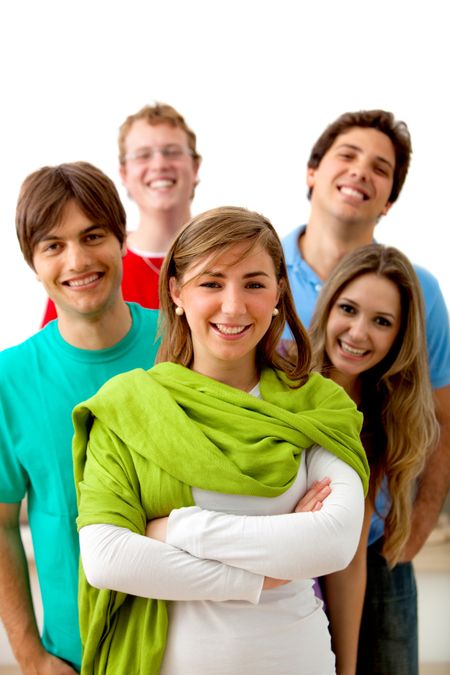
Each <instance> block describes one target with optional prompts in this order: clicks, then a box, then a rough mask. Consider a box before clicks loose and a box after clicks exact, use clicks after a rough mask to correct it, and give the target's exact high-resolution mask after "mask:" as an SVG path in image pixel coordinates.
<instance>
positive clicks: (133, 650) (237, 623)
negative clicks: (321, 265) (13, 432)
mask: <svg viewBox="0 0 450 675" xmlns="http://www.w3.org/2000/svg"><path fill="white" fill-rule="evenodd" d="M160 302H161V318H162V323H161V334H162V341H161V345H160V349H159V353H158V359H157V360H158V365H156V366H155V367H154V368H152V369H151V370H150V371H143V370H134V371H131V372H129V373H125V374H123V375H120V376H118V377H116V378H113V379H112V380H110V381H109V382H108V383H107V384H106V385H104V387H102V389H101V390H100V391H99V392H98V394H96V395H95V396H94V397H93V398H91V399H89V400H88V401H86V402H85V403H83V404H81V405H79V406H78V407H77V408H76V409H75V411H74V426H75V438H74V460H75V479H76V484H77V491H78V503H79V518H78V526H79V529H80V544H81V556H82V570H81V581H80V623H81V632H82V641H83V663H82V673H83V674H88V673H89V674H94V673H95V674H102V675H103V674H104V673H108V674H111V675H122V674H123V675H157V674H158V673H161V674H162V675H219V674H220V675H232V674H233V675H234V674H236V673H245V675H252V674H255V675H256V674H258V675H274V674H275V673H276V674H277V675H278V674H279V673H283V675H294V674H295V675H312V674H317V675H331V674H332V673H334V672H335V666H334V662H335V659H334V655H333V653H332V650H331V645H330V636H329V632H328V627H327V620H326V616H325V613H324V611H323V609H322V604H321V602H320V601H319V600H317V599H316V598H315V595H314V592H313V590H312V581H311V578H312V577H313V576H318V575H323V574H327V573H330V572H333V571H336V570H338V569H342V568H343V567H345V566H346V565H347V564H348V563H349V562H350V560H351V559H352V557H353V555H354V552H355V550H356V547H357V544H358V540H359V535H360V531H361V525H362V517H363V511H364V495H365V493H366V491H367V482H368V465H367V459H366V456H365V453H364V451H363V449H362V446H361V443H360V439H359V432H360V428H361V422H362V418H361V414H360V413H359V412H358V411H357V410H356V407H355V404H354V403H353V402H352V401H351V399H350V398H349V397H348V396H347V395H346V394H345V393H344V391H343V390H342V389H341V388H340V387H339V386H338V385H336V384H335V383H333V382H332V381H330V380H327V379H325V378H323V377H322V376H321V375H320V374H318V373H311V364H310V361H311V350H310V344H309V341H308V337H307V334H306V332H305V330H304V329H303V327H302V325H301V324H300V322H299V320H298V318H297V316H296V313H295V309H294V304H293V301H292V296H291V292H290V289H289V284H288V280H287V273H286V266H285V262H284V257H283V253H282V248H281V244H280V240H279V238H278V236H277V234H276V232H275V230H274V228H273V226H272V225H271V224H270V222H269V221H268V220H267V219H265V218H264V217H263V216H261V215H259V214H257V213H253V212H249V211H247V210H245V209H240V208H235V207H224V208H219V209H214V210H211V211H208V212H206V213H204V214H201V215H200V216H197V217H196V218H194V219H193V220H191V221H190V222H189V223H188V224H187V225H186V226H185V227H184V229H183V230H182V232H181V233H180V234H179V235H178V236H177V238H176V239H175V241H174V243H173V245H172V247H171V249H170V251H169V253H168V254H167V257H166V259H165V262H164V265H163V268H162V270H161V277H160ZM286 322H287V323H288V325H289V327H290V329H291V331H292V335H293V336H294V339H295V342H296V344H297V352H296V355H295V356H294V357H289V358H288V357H286V356H283V355H282V354H280V353H278V352H277V349H276V347H277V344H278V341H279V338H280V336H281V333H282V331H283V327H284V325H285V323H286Z"/></svg>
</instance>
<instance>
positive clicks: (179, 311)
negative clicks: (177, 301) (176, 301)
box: [175, 305, 184, 316]
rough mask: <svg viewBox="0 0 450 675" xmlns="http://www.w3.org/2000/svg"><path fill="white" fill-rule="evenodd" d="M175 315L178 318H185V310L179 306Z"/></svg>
mask: <svg viewBox="0 0 450 675" xmlns="http://www.w3.org/2000/svg"><path fill="white" fill-rule="evenodd" d="M175 314H176V315H177V316H183V314H184V309H183V308H182V307H179V306H178V305H177V306H176V307H175Z"/></svg>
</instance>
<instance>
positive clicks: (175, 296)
mask: <svg viewBox="0 0 450 675" xmlns="http://www.w3.org/2000/svg"><path fill="white" fill-rule="evenodd" d="M169 292H170V297H171V298H172V300H173V302H174V303H175V304H176V305H177V306H178V307H181V306H182V304H183V303H182V302H181V290H180V286H179V284H178V281H177V279H176V277H170V279H169Z"/></svg>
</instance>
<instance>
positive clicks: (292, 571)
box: [167, 448, 364, 580]
mask: <svg viewBox="0 0 450 675" xmlns="http://www.w3.org/2000/svg"><path fill="white" fill-rule="evenodd" d="M309 452H310V454H309V457H308V485H310V484H311V483H312V482H313V481H315V480H320V479H322V478H323V477H324V476H329V477H330V478H331V494H330V496H329V497H327V498H326V499H325V501H324V503H323V506H322V508H321V509H320V510H317V511H313V512H308V513H304V512H302V513H290V514H283V515H273V516H236V515H230V514H226V513H219V512H216V511H209V510H204V509H201V508H198V507H195V506H194V507H188V508H182V509H176V510H173V511H172V512H171V514H170V516H169V520H168V527H167V543H169V544H171V545H173V546H175V547H177V548H179V549H182V550H183V551H186V552H188V553H190V554H192V555H193V556H196V557H198V558H200V559H204V560H206V559H209V560H217V561H219V562H222V563H225V564H227V565H231V566H233V567H236V568H240V569H245V570H247V571H249V572H252V573H254V574H261V575H267V576H270V577H275V578H279V579H290V580H294V579H304V578H310V577H312V576H320V575H323V574H328V573H330V572H334V571H336V570H339V569H343V568H344V567H346V566H347V565H348V564H349V562H350V561H351V560H352V558H353V556H354V554H355V551H356V548H357V545H358V541H359V536H360V533H361V526H362V521H363V513H364V495H363V489H362V485H361V480H360V478H359V476H358V475H357V474H356V472H355V471H354V470H353V469H352V468H351V467H349V466H348V465H347V464H345V463H344V462H343V461H341V460H339V459H338V458H337V457H335V456H334V455H331V454H330V453H329V452H327V451H326V450H324V449H323V448H315V449H313V450H311V451H309Z"/></svg>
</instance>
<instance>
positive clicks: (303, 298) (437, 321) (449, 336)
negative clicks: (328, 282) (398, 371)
mask: <svg viewBox="0 0 450 675" xmlns="http://www.w3.org/2000/svg"><path fill="white" fill-rule="evenodd" d="M305 230H306V225H302V226H301V227H298V228H296V229H295V230H293V231H292V232H290V233H289V234H288V235H287V236H286V237H285V238H284V239H283V249H284V255H285V258H286V265H287V271H288V277H289V283H290V286H291V290H292V295H293V296H294V302H295V307H296V310H297V313H298V315H299V317H300V319H301V321H302V323H303V324H304V325H305V326H306V327H308V326H309V324H310V322H311V318H312V315H313V313H314V309H315V306H316V302H317V298H318V295H319V293H320V291H321V289H322V286H323V284H324V282H323V281H322V280H321V279H320V278H319V277H318V276H317V274H316V273H315V272H314V270H313V269H312V268H311V267H310V266H309V265H308V263H307V262H306V261H305V260H304V259H303V258H302V255H301V252H300V249H299V246H298V240H299V237H300V236H301V234H303V232H305ZM414 269H415V272H416V274H417V277H418V279H419V282H420V285H421V287H422V293H423V297H424V304H425V321H426V333H427V352H428V365H429V369H430V379H431V383H432V385H433V388H434V389H439V388H440V387H445V386H447V385H448V384H450V326H449V319H448V311H447V307H446V304H445V300H444V297H443V295H442V291H441V289H440V286H439V282H438V280H437V279H436V277H434V276H433V275H432V274H431V273H430V272H428V270H426V269H424V268H423V267H419V266H418V265H414ZM289 337H290V331H289V328H287V327H286V329H285V331H284V333H283V338H286V339H288V338H289ZM386 503H387V499H386V493H385V492H384V491H380V495H379V498H378V497H377V509H378V510H380V512H381V513H383V512H386ZM382 533H383V521H382V520H381V519H380V518H379V517H378V516H377V515H374V517H373V519H372V525H371V529H370V534H369V544H370V543H373V542H374V541H376V539H378V538H379V537H380V536H381V535H382Z"/></svg>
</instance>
